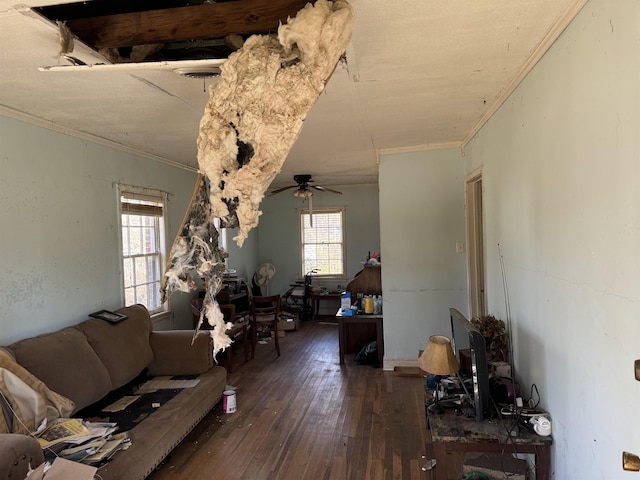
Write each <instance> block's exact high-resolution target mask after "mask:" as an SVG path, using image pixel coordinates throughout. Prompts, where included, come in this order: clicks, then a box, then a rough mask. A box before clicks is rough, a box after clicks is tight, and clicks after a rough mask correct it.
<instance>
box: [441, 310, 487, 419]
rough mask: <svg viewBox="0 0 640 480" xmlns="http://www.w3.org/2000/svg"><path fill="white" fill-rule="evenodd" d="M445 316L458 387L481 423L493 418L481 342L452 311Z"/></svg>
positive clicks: (481, 337)
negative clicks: (455, 360) (458, 370)
mask: <svg viewBox="0 0 640 480" xmlns="http://www.w3.org/2000/svg"><path fill="white" fill-rule="evenodd" d="M449 316H450V318H451V346H452V347H453V351H454V352H455V354H456V357H457V359H458V361H459V362H460V375H461V376H462V382H461V383H462V385H463V387H464V390H465V393H466V394H467V396H468V397H469V401H470V402H471V404H472V405H473V406H474V410H475V417H476V420H477V421H478V422H482V421H483V420H486V419H489V418H491V417H492V416H493V415H492V412H493V408H492V402H491V392H490V385H489V366H488V363H487V351H486V343H485V339H484V337H483V336H482V334H481V333H480V331H479V330H478V329H477V328H475V327H474V326H473V325H472V324H471V322H470V321H469V320H467V319H466V318H465V316H464V315H463V314H462V313H460V312H459V311H458V310H456V309H455V308H450V309H449ZM465 376H466V377H467V378H469V377H470V379H471V383H470V384H469V382H468V381H466V382H465V380H466V379H465Z"/></svg>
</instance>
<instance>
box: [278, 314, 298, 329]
mask: <svg viewBox="0 0 640 480" xmlns="http://www.w3.org/2000/svg"><path fill="white" fill-rule="evenodd" d="M299 329H300V317H299V316H298V315H296V316H295V317H293V318H291V317H289V316H280V321H279V322H278V330H279V331H282V332H291V331H295V330H299Z"/></svg>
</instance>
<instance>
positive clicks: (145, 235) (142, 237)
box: [120, 186, 166, 313]
mask: <svg viewBox="0 0 640 480" xmlns="http://www.w3.org/2000/svg"><path fill="white" fill-rule="evenodd" d="M165 204H166V194H165V193H163V192H158V191H153V190H147V189H141V188H137V187H125V186H120V222H121V229H122V272H123V282H122V284H123V289H124V301H125V305H127V306H128V305H133V304H136V303H141V304H143V305H144V306H145V307H147V310H149V312H151V313H157V312H160V311H163V310H164V308H163V306H162V304H161V302H160V283H161V281H162V276H163V269H162V266H163V264H164V261H163V257H164V245H165V237H164V225H165Z"/></svg>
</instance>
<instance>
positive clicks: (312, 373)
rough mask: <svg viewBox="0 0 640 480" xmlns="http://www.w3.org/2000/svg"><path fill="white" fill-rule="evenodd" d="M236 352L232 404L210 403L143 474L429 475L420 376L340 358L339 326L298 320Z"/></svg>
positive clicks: (159, 478)
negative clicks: (231, 408)
mask: <svg viewBox="0 0 640 480" xmlns="http://www.w3.org/2000/svg"><path fill="white" fill-rule="evenodd" d="M280 341H281V345H280V347H281V351H282V355H281V356H280V357H279V358H277V357H276V353H275V348H274V346H273V343H272V342H269V343H268V344H266V345H260V344H259V345H257V350H256V356H255V358H254V359H253V360H250V361H248V362H246V363H245V362H244V356H243V355H242V348H238V353H239V355H236V356H235V357H234V358H235V360H236V362H235V363H234V368H233V373H230V374H229V375H228V383H229V384H230V385H233V386H235V387H237V390H236V392H237V395H236V401H237V411H236V412H235V413H233V414H228V415H223V414H222V411H221V405H218V406H217V407H216V408H215V409H214V410H213V411H212V412H211V413H210V414H209V415H208V416H207V417H206V418H205V419H204V420H203V421H202V422H201V424H200V425H198V426H197V427H196V429H195V430H194V431H193V432H192V433H191V434H190V435H189V436H188V437H187V438H186V439H185V440H184V441H183V442H182V443H181V444H180V445H179V446H178V447H177V448H176V449H175V450H174V452H173V453H172V454H171V456H170V457H168V458H167V460H166V461H165V463H164V464H163V465H162V466H161V467H160V468H159V469H158V470H157V471H156V472H154V473H153V474H152V475H151V476H150V477H149V480H175V479H185V480H186V479H189V480H205V479H206V480H210V479H212V478H220V479H225V480H234V479H243V480H267V479H275V480H286V479H291V480H300V479H309V480H317V479H326V480H333V479H335V480H356V479H362V480H365V479H366V480H377V479H385V480H386V479H398V480H400V479H406V480H409V479H411V480H416V479H419V480H422V479H429V478H430V474H431V472H423V471H422V470H421V467H422V465H423V463H424V458H423V455H425V443H426V441H427V437H428V432H427V431H426V426H425V415H424V393H423V392H424V390H423V380H422V379H421V378H416V377H402V376H396V375H394V374H393V372H385V371H383V370H382V369H375V368H372V367H370V366H365V365H355V364H353V355H350V356H349V359H348V360H347V364H346V365H342V366H341V365H340V364H339V362H338V330H337V326H336V325H335V324H334V325H331V324H325V323H322V322H303V323H302V328H301V329H300V330H298V331H297V332H288V333H287V335H286V337H285V338H281V339H280Z"/></svg>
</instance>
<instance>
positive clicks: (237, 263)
mask: <svg viewBox="0 0 640 480" xmlns="http://www.w3.org/2000/svg"><path fill="white" fill-rule="evenodd" d="M237 232H238V229H237V228H229V229H225V234H226V237H227V253H228V254H229V257H228V258H227V268H229V269H234V270H235V271H236V272H237V274H238V277H239V278H244V279H245V280H246V281H247V282H248V284H249V286H251V276H252V275H253V272H255V271H256V268H257V266H258V265H259V263H258V230H257V229H255V228H254V229H253V230H251V231H250V232H249V236H248V237H247V238H246V239H245V241H244V243H243V244H242V247H238V245H237V244H236V242H235V241H234V240H233V237H235V236H236V235H237Z"/></svg>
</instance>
